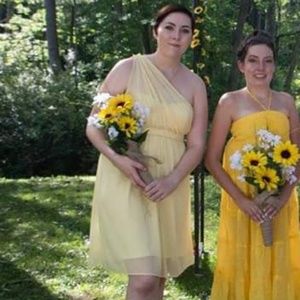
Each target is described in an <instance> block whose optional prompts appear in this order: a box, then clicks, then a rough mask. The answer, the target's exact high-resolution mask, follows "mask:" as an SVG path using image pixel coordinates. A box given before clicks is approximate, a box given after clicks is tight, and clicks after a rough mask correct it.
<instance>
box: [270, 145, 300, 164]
mask: <svg viewBox="0 0 300 300" xmlns="http://www.w3.org/2000/svg"><path fill="white" fill-rule="evenodd" d="M299 158H300V155H299V149H298V147H297V145H295V144H292V143H291V142H290V141H286V142H284V143H279V144H277V145H276V146H275V147H274V152H273V159H274V161H275V162H277V163H279V164H282V165H283V166H286V167H288V166H295V165H296V164H297V162H298V160H299Z"/></svg>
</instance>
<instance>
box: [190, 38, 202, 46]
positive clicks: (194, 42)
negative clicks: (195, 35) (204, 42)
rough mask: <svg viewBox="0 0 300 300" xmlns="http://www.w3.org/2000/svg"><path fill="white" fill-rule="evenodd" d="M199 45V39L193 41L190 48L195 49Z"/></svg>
mask: <svg viewBox="0 0 300 300" xmlns="http://www.w3.org/2000/svg"><path fill="white" fill-rule="evenodd" d="M199 45H200V40H199V39H193V40H192V43H191V48H196V47H198V46H199Z"/></svg>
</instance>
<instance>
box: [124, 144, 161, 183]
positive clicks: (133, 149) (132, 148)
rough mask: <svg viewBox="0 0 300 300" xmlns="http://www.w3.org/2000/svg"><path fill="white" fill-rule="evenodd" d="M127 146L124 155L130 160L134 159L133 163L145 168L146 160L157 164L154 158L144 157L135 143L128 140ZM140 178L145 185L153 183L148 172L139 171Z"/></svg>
mask: <svg viewBox="0 0 300 300" xmlns="http://www.w3.org/2000/svg"><path fill="white" fill-rule="evenodd" d="M127 144H128V150H127V151H126V155H127V156H128V157H130V158H132V159H134V160H135V161H137V162H139V163H141V164H143V165H144V166H147V160H148V159H150V158H151V159H154V160H155V161H156V162H159V161H158V160H157V159H156V158H154V157H152V156H149V155H144V154H143V153H142V152H141V149H140V147H139V144H138V143H137V142H134V141H132V140H128V141H127ZM138 173H139V175H140V177H141V178H142V180H143V181H144V182H145V183H146V184H149V183H150V182H152V181H153V177H152V175H151V174H150V172H149V171H148V170H146V171H142V170H139V171H138Z"/></svg>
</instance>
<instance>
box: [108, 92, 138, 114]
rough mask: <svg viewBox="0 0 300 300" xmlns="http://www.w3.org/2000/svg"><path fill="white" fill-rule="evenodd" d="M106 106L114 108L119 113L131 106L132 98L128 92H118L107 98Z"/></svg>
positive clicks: (126, 110) (129, 108) (124, 111)
mask: <svg viewBox="0 0 300 300" xmlns="http://www.w3.org/2000/svg"><path fill="white" fill-rule="evenodd" d="M108 107H111V108H112V109H116V110H117V111H118V112H119V113H126V112H128V111H129V110H131V109H132V107H133V99H132V97H131V95H129V94H119V95H117V96H115V97H112V98H111V99H110V100H109V103H108Z"/></svg>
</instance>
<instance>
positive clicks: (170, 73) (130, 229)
mask: <svg viewBox="0 0 300 300" xmlns="http://www.w3.org/2000/svg"><path fill="white" fill-rule="evenodd" d="M193 29H194V19H193V16H192V14H191V13H190V12H189V11H188V10H187V9H186V8H184V7H182V6H179V5H168V6H166V7H164V8H162V9H161V10H160V11H159V13H158V15H157V18H156V22H155V25H154V31H153V33H154V37H155V39H156V41H157V49H156V51H155V52H154V53H153V54H150V55H134V56H133V57H131V58H128V59H124V60H121V61H120V62H119V63H117V64H116V66H115V67H114V68H113V69H112V71H111V72H110V73H109V74H108V76H107V78H106V79H105V81H104V83H103V84H102V87H101V92H108V93H110V94H112V95H116V94H119V93H123V92H125V91H126V92H128V93H130V94H131V95H132V96H133V99H134V100H135V101H137V102H140V103H143V104H144V105H146V106H147V107H148V108H149V109H150V116H149V117H148V119H147V122H146V128H145V129H148V135H147V138H146V141H145V142H144V143H143V144H142V151H143V153H144V154H146V155H150V156H152V157H155V158H156V159H158V160H159V161H160V162H161V163H157V162H156V161H155V160H150V161H149V165H148V170H149V171H150V173H151V174H152V175H153V177H154V178H155V179H154V181H153V182H151V183H150V184H148V185H146V184H145V183H144V182H143V181H142V179H141V178H140V176H139V174H138V170H139V169H143V168H144V166H143V165H141V164H140V163H138V162H136V161H134V160H132V159H130V158H129V157H127V156H123V155H120V154H117V153H116V152H114V151H113V150H112V149H111V148H110V147H109V146H108V145H107V144H106V142H105V138H104V136H103V134H102V132H101V131H100V130H98V129H97V128H95V127H93V126H87V136H88V138H89V139H90V141H91V142H92V143H93V145H94V146H95V147H96V148H97V149H98V150H99V152H101V155H100V159H99V164H98V170H97V176H96V183H95V190H94V199H93V208H92V219H91V230H90V253H89V257H90V262H91V264H92V265H99V264H100V265H102V266H104V267H107V268H108V269H111V270H113V271H116V272H123V273H126V274H128V277H129V281H128V287H127V296H126V298H127V299H130V300H139V299H140V300H159V299H162V297H163V290H164V284H165V279H166V278H167V276H171V277H176V276H178V275H179V274H180V273H182V272H183V270H184V269H185V268H186V267H188V266H189V265H191V264H192V263H193V247H192V238H191V224H190V183H189V174H190V172H191V171H192V170H193V169H194V168H195V167H196V166H197V165H198V164H199V162H200V160H201V158H202V154H203V152H204V144H205V135H206V129H207V128H206V127H207V99H206V90H205V86H204V84H203V82H202V80H201V79H200V78H199V77H198V76H197V75H195V74H194V73H192V72H191V71H190V70H189V69H188V68H186V67H185V66H184V65H182V64H181V63H180V60H181V57H182V55H183V54H184V52H185V51H186V50H187V48H188V47H189V45H190V43H191V39H192V34H193ZM94 113H95V109H93V110H92V112H91V114H94ZM185 137H186V145H185V143H184V139H185Z"/></svg>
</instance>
